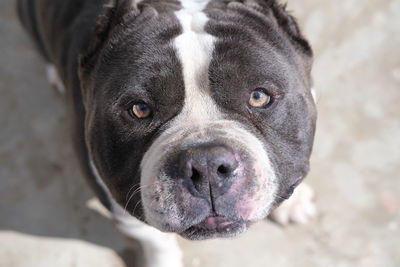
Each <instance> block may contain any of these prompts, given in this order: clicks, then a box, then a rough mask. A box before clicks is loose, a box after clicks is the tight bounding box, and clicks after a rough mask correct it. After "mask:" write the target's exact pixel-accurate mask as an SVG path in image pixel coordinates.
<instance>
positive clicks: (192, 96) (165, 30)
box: [81, 0, 316, 239]
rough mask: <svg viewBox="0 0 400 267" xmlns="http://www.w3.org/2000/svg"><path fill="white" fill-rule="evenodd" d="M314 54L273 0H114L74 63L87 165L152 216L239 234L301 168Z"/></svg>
mask: <svg viewBox="0 0 400 267" xmlns="http://www.w3.org/2000/svg"><path fill="white" fill-rule="evenodd" d="M203 9H204V11H203V12H201V10H203ZM311 61H312V60H311V50H310V48H309V46H308V44H307V42H306V41H305V40H304V39H303V38H302V36H301V35H300V32H299V30H298V27H297V25H296V24H295V22H294V20H293V19H292V17H290V16H289V15H288V14H287V13H286V11H284V9H283V7H281V6H279V5H278V4H276V3H275V1H268V0H264V1H263V0H259V1H256V0H254V1H245V2H244V3H243V1H241V2H240V3H239V2H231V3H227V1H215V2H210V3H206V2H204V3H202V2H201V1H200V3H198V4H196V5H194V6H193V5H192V6H186V5H185V4H183V5H182V4H180V3H179V2H175V1H171V2H168V1H165V2H163V3H159V2H157V1H154V3H152V1H150V0H148V1H142V2H141V3H140V4H138V5H134V4H132V3H131V1H119V2H118V3H115V4H114V5H113V6H111V7H110V8H109V9H108V11H106V12H105V15H104V16H103V17H102V19H101V21H100V22H99V24H98V28H97V39H96V40H95V41H94V42H93V44H92V47H91V49H90V51H89V52H88V54H87V55H86V56H85V57H84V58H83V60H82V66H81V82H82V90H83V95H84V100H85V107H86V112H87V114H86V125H85V127H86V129H85V130H86V141H87V146H88V150H89V152H90V156H91V158H92V159H93V163H94V165H95V166H96V168H97V169H98V172H99V173H100V176H101V178H102V180H103V182H104V183H105V184H106V186H107V187H108V189H109V190H110V192H111V194H112V196H113V197H114V198H115V200H116V201H117V202H118V203H119V204H120V205H121V206H122V207H124V208H126V210H127V211H128V212H130V213H131V214H132V215H134V216H136V217H138V218H140V219H142V220H144V221H146V222H147V223H148V224H150V225H152V226H154V227H156V228H158V229H160V230H162V231H170V232H176V233H179V234H181V235H182V236H184V237H187V238H190V239H204V238H211V237H223V236H233V235H236V234H238V233H240V232H242V231H244V230H245V229H246V228H247V226H248V225H249V224H250V223H252V222H254V221H257V220H260V219H263V218H265V216H267V215H268V213H269V212H270V210H271V208H273V207H274V206H275V205H277V204H279V203H280V202H282V201H283V200H284V199H286V198H288V197H289V196H290V194H291V193H292V191H293V189H294V188H295V186H296V185H297V184H299V182H300V181H301V180H302V178H303V177H304V176H305V175H306V173H307V172H308V165H309V157H310V153H311V149H312V143H313V138H314V130H315V120H316V111H315V105H314V101H313V99H312V96H311V92H310V74H309V73H310V66H311Z"/></svg>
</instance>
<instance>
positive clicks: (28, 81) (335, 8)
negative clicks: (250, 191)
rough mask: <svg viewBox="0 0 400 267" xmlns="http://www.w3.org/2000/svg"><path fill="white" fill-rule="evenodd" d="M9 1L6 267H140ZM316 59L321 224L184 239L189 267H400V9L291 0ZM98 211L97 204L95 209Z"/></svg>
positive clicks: (5, 37) (0, 161)
mask: <svg viewBox="0 0 400 267" xmlns="http://www.w3.org/2000/svg"><path fill="white" fill-rule="evenodd" d="M13 5H14V1H13V0H2V1H0V48H1V49H0V121H1V130H0V266H1V267H15V266H40V267H42V266H57V267H67V266H84V267H88V266H96V267H101V266H109V267H114V266H115V267H117V266H118V267H120V266H126V265H132V263H133V262H135V261H137V260H138V259H140V258H141V253H140V249H139V247H138V245H137V244H136V243H134V242H133V241H130V240H128V239H126V238H125V237H123V236H122V235H121V234H120V233H119V232H118V231H117V230H116V229H115V228H114V227H113V224H112V223H111V222H110V221H109V220H108V219H107V218H105V217H104V216H102V215H101V214H99V212H97V211H95V210H94V209H92V208H88V205H87V202H88V200H89V199H91V198H92V197H93V194H92V193H91V192H90V191H89V189H88V187H87V186H86V184H85V182H84V180H83V178H82V175H81V173H80V171H79V168H78V165H77V162H76V160H75V155H74V153H73V151H72V149H71V145H70V138H69V134H68V128H67V125H66V120H67V119H66V110H65V105H64V101H63V99H62V97H61V96H59V95H58V94H57V93H56V92H54V91H52V90H50V88H49V86H48V84H47V82H46V78H45V73H44V65H43V62H42V61H41V59H40V58H39V57H38V56H37V53H36V52H35V51H34V50H33V48H32V44H31V42H30V41H29V39H28V38H27V36H26V34H25V33H24V32H23V31H22V29H21V27H20V26H19V24H18V22H17V20H16V18H15V14H14V8H13ZM289 8H290V9H291V10H293V11H294V14H295V15H296V16H297V17H298V18H299V19H300V24H301V25H302V27H303V28H304V31H305V33H306V36H308V38H309V39H310V40H311V43H312V45H313V47H314V49H315V65H314V77H315V85H316V86H317V88H318V89H319V91H320V102H319V103H318V109H319V121H318V131H317V137H316V143H315V149H314V153H313V156H312V170H311V173H310V175H309V177H308V178H307V180H308V183H309V184H311V185H312V186H313V187H314V188H315V189H316V191H317V194H318V199H317V205H318V209H319V215H318V217H317V218H316V220H315V221H314V222H313V223H311V224H309V225H307V226H294V227H287V228H281V227H279V226H277V225H275V224H273V223H271V222H269V221H265V222H261V223H259V224H257V225H255V226H253V227H252V228H251V229H250V231H248V232H247V233H245V234H243V235H242V236H241V237H239V238H237V239H233V240H213V241H204V242H189V241H185V240H181V244H182V247H183V249H184V251H185V262H186V265H187V267H195V266H202V267H203V266H204V267H208V266H209V267H228V266H229V267H238V266H241V267H242V266H252V267H265V266H273V267H281V266H282V267H283V266H290V267H310V266H322V267H329V266H332V267H347V266H349V267H350V266H351V267H353V266H362V267H378V266H383V267H395V266H397V267H398V266H400V174H399V173H400V0H368V1H365V0H346V1H340V3H339V2H338V1H328V0H297V1H295V0H290V1H289ZM89 206H90V205H89Z"/></svg>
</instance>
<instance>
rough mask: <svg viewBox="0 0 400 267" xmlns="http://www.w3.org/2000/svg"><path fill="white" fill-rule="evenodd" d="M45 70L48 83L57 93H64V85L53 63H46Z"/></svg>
mask: <svg viewBox="0 0 400 267" xmlns="http://www.w3.org/2000/svg"><path fill="white" fill-rule="evenodd" d="M46 72H47V80H48V82H49V83H50V85H51V86H53V87H55V88H56V90H57V91H58V92H59V93H61V94H64V93H65V86H64V84H63V82H62V81H61V79H60V76H59V75H58V72H57V69H56V67H55V66H54V65H53V64H48V65H47V66H46Z"/></svg>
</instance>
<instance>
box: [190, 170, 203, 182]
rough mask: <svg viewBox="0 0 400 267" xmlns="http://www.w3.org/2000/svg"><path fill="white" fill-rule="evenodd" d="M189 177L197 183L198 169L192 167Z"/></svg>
mask: <svg viewBox="0 0 400 267" xmlns="http://www.w3.org/2000/svg"><path fill="white" fill-rule="evenodd" d="M190 179H191V180H192V181H193V183H194V184H196V183H198V182H199V181H200V179H201V175H200V173H199V171H198V170H196V169H195V168H192V176H191V177H190Z"/></svg>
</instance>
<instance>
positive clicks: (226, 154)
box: [180, 145, 238, 200]
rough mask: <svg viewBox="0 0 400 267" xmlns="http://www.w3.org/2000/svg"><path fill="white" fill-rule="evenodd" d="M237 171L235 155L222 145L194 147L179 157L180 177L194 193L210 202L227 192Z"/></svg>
mask: <svg viewBox="0 0 400 267" xmlns="http://www.w3.org/2000/svg"><path fill="white" fill-rule="evenodd" d="M237 169H238V161H237V159H236V156H235V153H234V152H233V151H232V149H230V148H228V147H226V146H222V145H202V146H196V147H193V148H190V149H187V150H186V151H184V152H183V153H182V154H181V155H180V172H181V175H180V176H181V177H183V178H184V179H185V180H187V181H189V183H187V184H188V185H189V187H191V188H190V189H194V190H195V193H197V194H200V195H201V196H203V197H206V198H210V199H211V200H212V199H216V198H217V197H218V196H220V195H223V194H224V193H226V192H227V191H228V189H229V188H230V185H231V184H232V180H233V178H234V177H235V176H236V175H237ZM193 187H194V188H193Z"/></svg>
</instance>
